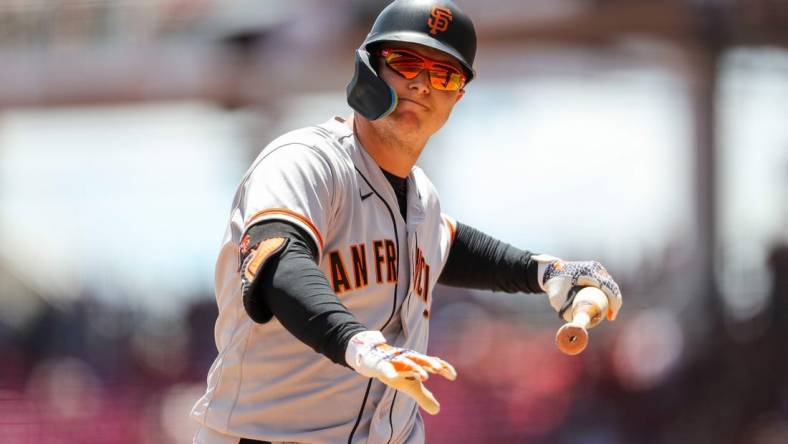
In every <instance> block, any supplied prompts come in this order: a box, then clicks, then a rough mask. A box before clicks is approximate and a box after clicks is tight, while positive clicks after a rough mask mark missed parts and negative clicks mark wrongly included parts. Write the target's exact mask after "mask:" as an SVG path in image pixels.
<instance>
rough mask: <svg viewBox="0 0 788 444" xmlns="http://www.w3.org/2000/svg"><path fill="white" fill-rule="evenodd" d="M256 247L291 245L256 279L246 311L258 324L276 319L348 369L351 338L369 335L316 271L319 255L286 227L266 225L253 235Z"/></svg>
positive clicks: (251, 231)
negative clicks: (271, 242)
mask: <svg viewBox="0 0 788 444" xmlns="http://www.w3.org/2000/svg"><path fill="white" fill-rule="evenodd" d="M248 234H249V235H250V238H251V239H252V243H253V244H254V243H255V240H256V241H257V242H260V241H261V240H264V239H270V238H272V237H285V238H287V239H289V241H288V242H287V246H286V247H285V248H284V250H283V251H282V252H281V253H280V254H279V255H278V256H277V257H274V258H271V259H270V260H269V261H268V262H267V263H266V264H265V266H264V267H263V269H262V270H261V271H260V274H259V275H257V276H256V277H255V283H254V284H255V285H254V286H252V289H251V292H250V293H249V294H248V295H246V298H245V299H248V300H244V307H245V308H246V311H247V313H248V314H249V316H250V317H251V318H252V319H254V320H255V321H256V322H266V321H268V320H270V319H271V316H275V317H276V319H277V320H279V322H281V323H282V326H284V327H285V328H286V329H287V331H289V332H290V333H291V334H292V335H293V336H295V337H296V338H298V339H299V340H300V341H301V342H303V343H305V344H307V345H308V346H310V347H312V349H314V350H315V351H316V352H318V353H322V354H324V355H325V356H326V357H328V358H329V359H331V360H332V361H333V362H336V363H337V364H340V365H344V366H347V363H346V362H345V349H346V348H347V343H348V342H349V341H350V338H351V337H352V336H353V335H354V334H356V333H358V332H361V331H365V330H369V329H368V328H367V327H365V326H364V325H363V324H361V323H360V322H358V320H357V319H356V317H355V316H353V314H352V313H350V312H349V311H348V309H347V308H346V307H345V306H344V305H343V304H342V302H341V301H340V300H339V298H338V297H337V296H336V294H334V292H333V290H332V289H331V287H330V286H329V284H328V280H327V279H326V277H325V275H324V274H323V272H322V271H320V269H319V268H318V267H317V263H316V259H315V258H317V254H318V250H317V247H316V246H315V244H314V242H313V241H312V238H311V237H309V235H307V234H306V233H305V232H304V231H303V230H302V229H301V228H298V227H296V226H295V225H293V224H289V223H287V222H278V221H277V222H264V223H261V224H259V225H256V226H254V227H252V228H250V229H249V231H248Z"/></svg>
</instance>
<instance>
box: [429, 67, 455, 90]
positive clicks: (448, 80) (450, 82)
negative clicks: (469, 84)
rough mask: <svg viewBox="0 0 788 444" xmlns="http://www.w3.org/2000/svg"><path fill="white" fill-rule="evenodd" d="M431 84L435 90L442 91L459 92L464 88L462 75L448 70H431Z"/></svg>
mask: <svg viewBox="0 0 788 444" xmlns="http://www.w3.org/2000/svg"><path fill="white" fill-rule="evenodd" d="M430 83H431V84H432V87H433V88H435V89H439V90H441V91H457V90H458V89H460V88H462V75H461V74H459V73H456V72H453V71H449V70H446V69H440V68H433V69H431V70H430Z"/></svg>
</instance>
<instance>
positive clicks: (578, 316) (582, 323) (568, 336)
mask: <svg viewBox="0 0 788 444" xmlns="http://www.w3.org/2000/svg"><path fill="white" fill-rule="evenodd" d="M571 310H572V321H571V322H568V323H566V324H564V325H563V326H562V327H561V328H560V329H558V332H557V333H556V335H555V342H556V345H558V349H559V350H561V351H562V352H564V353H566V354H567V355H576V354H579V353H580V352H582V351H583V350H585V348H586V346H587V345H588V329H589V328H591V327H593V326H595V325H596V324H598V323H599V322H600V321H601V320H602V314H603V313H604V312H605V311H607V296H605V294H604V293H603V292H602V290H599V289H598V288H594V287H585V288H583V289H581V290H580V291H579V292H578V293H577V295H576V296H575V300H574V302H573V303H572V308H571Z"/></svg>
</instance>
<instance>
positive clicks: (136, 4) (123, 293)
mask: <svg viewBox="0 0 788 444" xmlns="http://www.w3.org/2000/svg"><path fill="white" fill-rule="evenodd" d="M386 3H387V1H379V0H375V1H372V0H331V1H329V0H321V1H318V0H288V1H280V0H234V1H229V0H224V1H220V0H134V1H132V0H0V442H2V443H14V444H15V443H44V442H45V443H65V444H71V443H187V442H191V434H192V433H193V430H194V424H192V422H191V421H190V420H189V419H188V412H189V409H190V408H191V405H192V404H193V402H194V401H195V400H196V399H197V397H198V396H199V395H200V394H201V392H202V390H203V389H204V380H205V376H206V371H207V368H208V366H209V365H210V362H211V361H212V359H213V357H214V356H215V353H216V350H215V347H214V344H213V331H212V329H213V320H214V317H215V314H216V308H215V304H214V302H213V294H212V280H213V263H214V260H215V257H216V254H217V252H218V247H219V241H220V237H221V235H222V233H223V230H224V224H225V222H226V221H225V218H226V216H227V214H228V211H229V208H230V203H231V199H232V195H233V192H234V189H235V186H236V185H237V183H238V180H239V179H240V177H241V175H242V174H243V172H244V171H245V169H246V168H247V167H248V165H249V163H250V161H251V160H252V159H253V158H254V156H255V155H256V153H257V152H258V151H259V150H260V149H261V148H262V147H263V146H264V145H265V144H266V143H267V142H268V141H270V140H271V139H273V138H274V137H275V136H277V135H279V134H280V133H281V132H284V131H286V130H288V129H293V128H296V127H300V126H304V125H311V124H314V123H319V122H323V121H325V120H327V119H328V118H329V117H330V116H331V115H334V114H338V115H345V114H347V113H348V112H349V108H348V107H347V105H346V103H345V100H344V86H345V84H346V82H347V81H348V79H349V78H350V76H351V73H352V54H353V49H354V47H355V46H356V45H358V44H359V42H360V41H361V40H362V38H363V36H364V33H365V32H366V31H367V29H368V27H369V26H370V24H371V22H372V20H373V18H374V16H375V15H376V14H377V12H378V11H379V10H380V9H381V8H382V7H383V6H384V5H385V4H386ZM458 4H460V6H462V7H463V9H464V10H465V11H466V12H467V13H469V14H470V15H471V16H472V17H473V18H474V19H475V21H476V24H477V32H478V34H479V38H480V44H479V51H478V58H477V71H478V80H475V81H474V82H473V83H471V84H470V85H469V87H468V94H467V95H466V97H465V98H464V99H463V101H462V102H461V103H460V104H459V105H458V106H457V108H456V109H455V112H454V116H453V117H452V119H451V120H450V121H449V123H448V125H447V126H446V127H445V128H444V129H443V130H442V132H440V133H439V134H438V135H436V136H435V137H434V138H433V140H432V141H431V143H430V145H429V146H428V149H427V150H426V151H425V155H424V156H423V158H422V161H421V162H420V163H421V165H422V167H423V168H424V169H425V170H426V171H427V172H428V174H430V176H431V177H432V178H433V181H434V182H435V183H436V185H437V187H438V189H439V191H440V192H441V195H442V200H443V206H444V210H445V211H446V212H447V213H449V214H451V215H453V216H455V217H456V218H457V219H458V220H460V221H462V222H465V223H468V224H470V225H473V226H476V227H478V228H481V229H483V230H485V231H487V232H488V233H491V234H493V235H495V236H497V237H499V238H502V239H504V240H507V241H510V242H511V243H513V244H515V245H518V246H521V247H524V248H528V249H531V250H533V251H540V252H548V253H550V254H554V255H558V256H561V257H564V258H567V259H586V258H591V257H594V258H598V259H599V260H601V261H602V262H603V263H605V264H606V265H607V266H608V268H609V269H610V270H611V272H612V273H613V275H614V276H615V277H616V278H617V280H618V281H619V283H620V284H621V286H622V289H623V291H624V295H625V305H624V309H623V311H622V313H621V316H620V318H619V320H618V321H616V322H615V323H611V324H604V325H602V326H600V327H599V328H597V329H596V330H594V331H593V334H592V338H591V345H590V346H589V348H588V349H587V350H586V351H585V352H584V354H582V355H580V356H578V357H566V356H562V355H560V354H559V353H558V352H557V350H556V348H555V346H554V344H553V335H554V332H555V330H556V329H557V328H558V327H559V325H560V323H559V321H558V320H557V319H556V316H555V313H554V312H553V311H552V310H551V309H550V308H549V306H548V304H547V303H546V301H545V300H544V298H543V297H541V296H534V295H499V294H495V295H494V294H490V293H484V292H473V291H457V290H455V289H448V288H439V289H438V291H437V292H436V309H435V310H434V318H433V323H432V338H431V345H430V347H431V349H430V351H431V352H432V353H435V354H440V355H441V356H443V357H445V358H446V359H448V360H449V361H450V362H453V363H455V364H456V365H457V367H458V370H459V373H460V379H459V381H458V382H456V383H444V382H442V381H439V380H433V381H432V384H433V385H432V387H433V389H434V391H435V392H436V393H437V394H438V397H439V399H440V400H441V401H442V404H443V411H442V412H441V413H440V415H438V416H436V417H429V418H426V421H427V438H428V442H431V443H455V442H479V443H499V442H501V443H502V442H518V443H588V444H590V443H710V442H714V443H736V444H740V443H756V444H777V443H786V442H788V382H787V381H786V375H787V374H788V347H786V344H785V338H786V337H788V3H786V2H785V1H782V0H681V1H680V0H669V1H663V2H653V1H648V0H492V1H482V0H458Z"/></svg>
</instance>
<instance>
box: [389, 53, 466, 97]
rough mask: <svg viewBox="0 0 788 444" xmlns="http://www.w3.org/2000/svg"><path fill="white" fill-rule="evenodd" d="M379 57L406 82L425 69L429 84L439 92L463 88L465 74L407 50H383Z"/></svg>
mask: <svg viewBox="0 0 788 444" xmlns="http://www.w3.org/2000/svg"><path fill="white" fill-rule="evenodd" d="M380 56H381V57H383V60H384V61H385V62H386V65H388V67H389V68H391V69H392V70H393V71H394V72H396V73H397V74H399V75H401V76H402V77H405V78H406V79H408V80H411V79H415V78H416V77H417V76H418V75H419V74H421V72H422V71H424V70H425V69H426V70H427V73H428V74H429V78H430V84H431V85H432V87H433V88H435V89H437V90H441V91H458V90H460V89H462V88H463V87H464V86H465V74H463V73H462V71H460V70H459V69H457V68H455V67H454V66H452V65H449V64H447V63H444V62H436V61H435V60H431V59H428V58H425V57H423V56H421V55H419V54H416V53H415V52H413V51H408V50H407V49H383V50H381V51H380Z"/></svg>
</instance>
